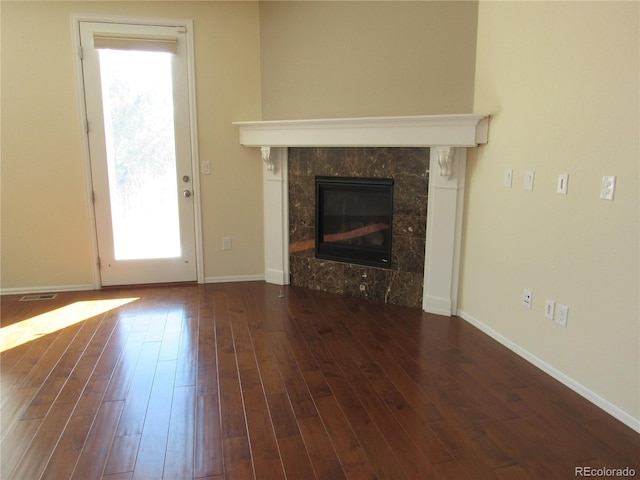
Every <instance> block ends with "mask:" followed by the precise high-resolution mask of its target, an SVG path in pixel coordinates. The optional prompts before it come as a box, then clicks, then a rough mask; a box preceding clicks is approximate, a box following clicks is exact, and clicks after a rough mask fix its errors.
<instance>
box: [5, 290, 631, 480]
mask: <svg viewBox="0 0 640 480" xmlns="http://www.w3.org/2000/svg"><path fill="white" fill-rule="evenodd" d="M280 290H281V288H280V287H277V286H274V285H268V284H265V283H262V282H250V283H234V284H219V285H206V286H202V285H200V286H198V285H188V286H168V287H145V288H127V289H113V290H104V291H99V292H81V293H64V294H58V295H57V297H56V298H55V299H53V300H46V301H31V302H19V301H18V298H19V297H17V296H4V297H3V298H2V327H3V328H2V337H0V340H1V341H2V343H3V346H2V349H3V352H2V357H1V358H2V363H1V371H2V391H1V410H0V413H1V415H0V420H1V431H0V433H1V436H2V458H1V468H2V469H1V470H0V472H1V478H3V479H12V478H17V479H27V480H31V479H38V478H46V479H66V478H79V479H92V478H105V479H114V480H115V479H131V478H135V479H138V478H140V479H161V478H166V479H176V480H182V479H192V478H207V479H241V480H247V479H252V478H256V479H268V480H272V479H284V478H287V479H290V480H291V479H295V480H297V479H302V480H307V479H328V480H338V479H347V478H348V479H374V478H379V479H383V478H386V479H394V480H396V479H431V478H433V479H455V480H462V479H504V480H506V479H535V480H538V479H569V478H574V477H575V476H576V470H575V469H576V467H582V468H591V469H594V470H595V469H601V468H611V469H618V468H621V469H622V468H625V467H628V468H632V469H634V470H635V472H636V476H638V475H640V458H639V457H640V435H639V434H637V433H636V432H634V431H632V430H631V429H629V428H628V427H626V426H624V425H623V424H621V423H619V422H618V421H616V420H615V419H613V418H612V417H610V416H609V415H608V414H606V413H604V412H603V411H601V410H600V409H598V408H597V407H595V406H593V405H592V404H591V403H589V402H588V401H586V400H584V399H583V398H581V397H580V396H578V395H577V394H575V393H573V392H572V391H571V390H569V389H567V388H566V387H563V386H562V385H560V384H559V383H558V382H556V381H555V380H553V379H552V378H550V377H549V376H548V375H546V374H544V373H542V372H541V371H540V370H538V369H536V368H535V367H533V366H532V365H530V364H528V363H527V362H526V361H524V360H522V359H521V358H520V357H518V356H516V355H515V354H513V353H511V352H509V351H508V350H506V349H505V348H504V347H502V346H501V345H499V344H498V343H496V342H495V341H493V340H492V339H490V338H489V337H487V336H486V335H484V334H483V333H481V332H480V331H479V330H477V329H475V328H474V327H473V326H471V325H469V324H467V323H466V322H464V321H463V320H461V319H459V318H456V317H453V318H446V317H441V316H436V315H430V314H426V313H423V312H421V311H419V310H417V309H411V308H405V307H397V306H385V305H381V304H378V303H373V302H364V301H360V300H356V299H351V298H343V297H340V296H336V295H330V294H323V293H319V292H314V291H309V290H304V289H300V288H293V287H289V288H284V289H283V292H284V298H279V296H278V294H279V292H280ZM122 299H129V300H122ZM116 300H119V301H116ZM74 321H75V322H76V323H73V322H74ZM61 322H62V323H61ZM64 322H66V323H64ZM60 323H61V326H60V327H58V328H60V329H59V330H55V331H51V332H50V331H49V330H46V329H45V327H47V326H51V325H58V324H60ZM65 325H66V326H65ZM16 342H17V343H18V344H16V346H12V345H13V343H16ZM20 342H24V343H21V344H19V343H20ZM583 471H585V470H583Z"/></svg>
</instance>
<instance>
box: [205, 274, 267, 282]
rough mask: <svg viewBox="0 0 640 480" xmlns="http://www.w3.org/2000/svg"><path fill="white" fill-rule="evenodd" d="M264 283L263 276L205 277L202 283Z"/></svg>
mask: <svg viewBox="0 0 640 480" xmlns="http://www.w3.org/2000/svg"><path fill="white" fill-rule="evenodd" d="M256 281H264V275H228V276H222V277H206V278H205V279H204V283H232V282H256Z"/></svg>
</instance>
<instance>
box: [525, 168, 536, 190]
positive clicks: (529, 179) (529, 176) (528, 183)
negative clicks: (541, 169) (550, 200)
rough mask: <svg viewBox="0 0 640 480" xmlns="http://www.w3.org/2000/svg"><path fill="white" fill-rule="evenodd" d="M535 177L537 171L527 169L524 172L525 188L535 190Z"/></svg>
mask: <svg viewBox="0 0 640 480" xmlns="http://www.w3.org/2000/svg"><path fill="white" fill-rule="evenodd" d="M534 177H535V172H532V171H526V172H524V189H525V190H528V191H532V190H533V179H534Z"/></svg>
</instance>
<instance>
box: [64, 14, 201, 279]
mask: <svg viewBox="0 0 640 480" xmlns="http://www.w3.org/2000/svg"><path fill="white" fill-rule="evenodd" d="M80 22H94V23H123V24H129V25H157V26H175V27H184V28H186V45H187V68H188V71H187V74H188V76H189V78H188V88H189V122H190V124H191V127H190V131H191V171H192V175H193V197H194V198H193V207H194V222H195V242H196V273H197V281H198V283H204V255H203V246H202V208H201V205H200V201H201V196H200V169H199V165H200V162H199V160H198V159H199V156H198V124H197V115H196V96H195V92H196V82H195V56H194V37H193V21H192V20H185V19H177V18H147V17H120V16H109V15H89V14H87V15H83V14H72V15H71V28H72V35H71V38H72V41H73V51H74V55H73V58H74V66H75V75H76V92H77V99H78V115H79V120H80V125H81V126H82V135H81V138H82V157H83V165H84V180H85V198H86V205H87V215H88V218H89V228H90V230H91V232H90V238H91V247H92V252H93V259H92V260H93V262H92V263H93V268H92V270H93V286H94V288H95V289H96V290H97V289H100V288H101V287H102V280H101V277H100V268H99V259H98V238H97V230H96V217H95V211H94V209H93V198H92V190H93V186H92V181H91V158H90V155H89V137H88V135H87V131H86V125H87V118H86V105H85V92H84V81H83V76H82V59H81V55H82V53H81V52H82V51H81V47H80Z"/></svg>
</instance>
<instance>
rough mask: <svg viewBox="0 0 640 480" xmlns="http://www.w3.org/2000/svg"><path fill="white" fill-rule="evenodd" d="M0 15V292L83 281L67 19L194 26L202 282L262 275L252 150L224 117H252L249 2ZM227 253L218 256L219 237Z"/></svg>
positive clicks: (255, 84)
mask: <svg viewBox="0 0 640 480" xmlns="http://www.w3.org/2000/svg"><path fill="white" fill-rule="evenodd" d="M1 9H2V10H1V15H2V25H1V26H2V44H1V48H2V51H1V58H2V79H1V81H2V83H1V87H2V92H1V93H2V96H1V102H2V105H1V107H2V147H1V154H2V288H3V289H12V288H13V289H20V288H33V287H35V288H37V287H47V286H63V287H64V286H74V285H86V284H91V283H92V282H93V274H92V258H93V253H92V247H91V245H92V243H91V231H90V227H89V214H88V207H87V194H86V188H85V187H86V186H85V182H84V173H83V168H84V167H83V158H82V137H81V128H80V123H79V114H78V104H77V93H76V91H77V84H76V79H75V70H74V59H73V49H72V29H71V17H70V14H71V13H79V14H88V13H89V14H91V13H101V14H109V15H131V16H145V17H173V18H187V19H193V20H194V30H195V56H196V90H197V91H196V95H197V110H198V135H199V145H198V147H199V153H200V160H201V161H204V160H209V161H211V163H212V170H213V174H212V175H210V176H202V177H201V189H202V192H201V194H202V212H203V230H204V235H203V237H204V250H205V258H204V263H205V276H206V277H209V278H219V277H227V276H242V275H256V274H258V275H259V274H262V263H263V258H262V257H263V254H262V221H261V215H262V206H261V201H262V190H261V188H262V187H261V174H262V173H261V172H262V171H261V161H260V157H259V153H258V152H254V151H251V150H249V149H245V148H243V147H241V146H239V144H238V133H237V129H236V128H234V127H233V126H232V125H231V122H232V121H235V120H241V119H247V118H251V119H255V118H260V115H261V112H260V60H259V55H260V47H259V16H258V4H257V3H255V2H139V3H138V2H11V1H3V2H2V5H1ZM222 236H231V237H233V240H234V243H233V250H232V251H225V252H223V251H222V250H221V237H222Z"/></svg>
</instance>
